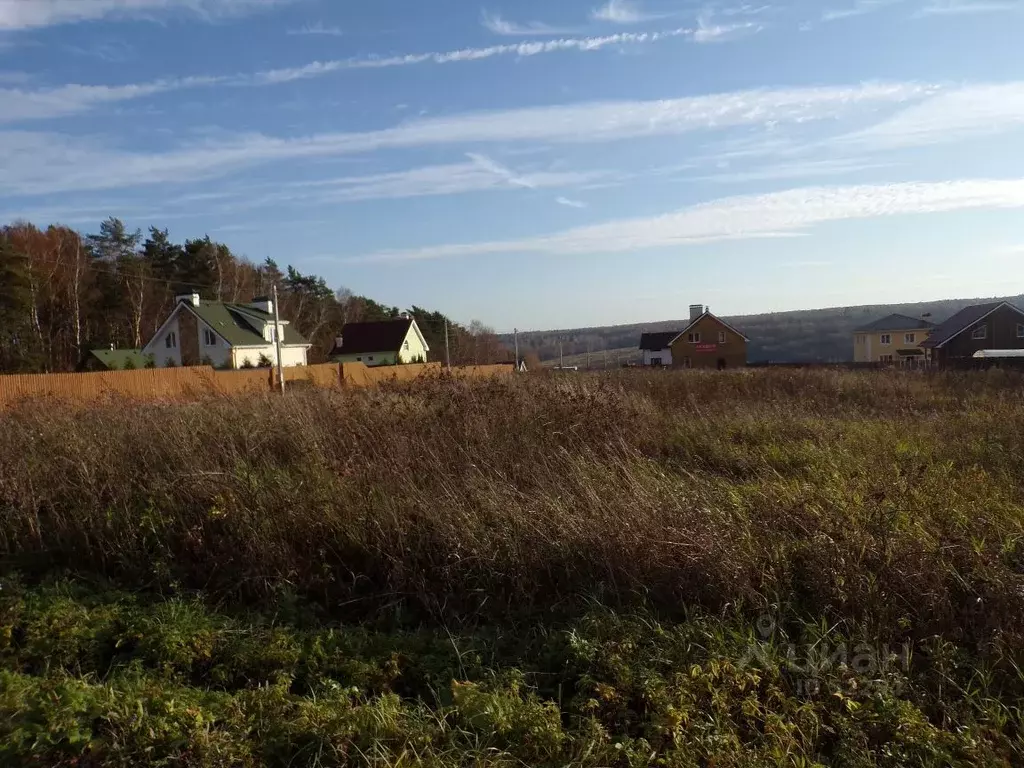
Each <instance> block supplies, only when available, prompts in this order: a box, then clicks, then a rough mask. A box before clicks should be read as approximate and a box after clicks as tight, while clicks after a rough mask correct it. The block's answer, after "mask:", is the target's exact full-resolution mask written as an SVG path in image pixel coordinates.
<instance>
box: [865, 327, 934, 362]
mask: <svg viewBox="0 0 1024 768" xmlns="http://www.w3.org/2000/svg"><path fill="white" fill-rule="evenodd" d="M934 328H935V325H934V324H932V323H929V322H928V321H927V320H922V319H921V318H919V317H908V316H907V315H889V316H888V317H883V318H882V319H881V320H876V321H875V322H873V323H869V324H868V325H865V326H862V327H860V328H858V329H857V330H855V331H854V332H853V361H854V362H855V363H887V364H890V365H898V366H900V367H901V368H916V367H918V366H920V365H923V364H924V363H926V362H927V360H928V354H927V351H926V350H925V349H924V348H923V347H922V346H921V345H922V344H923V343H924V341H925V339H927V338H928V336H929V335H930V334H931V332H932V330H934Z"/></svg>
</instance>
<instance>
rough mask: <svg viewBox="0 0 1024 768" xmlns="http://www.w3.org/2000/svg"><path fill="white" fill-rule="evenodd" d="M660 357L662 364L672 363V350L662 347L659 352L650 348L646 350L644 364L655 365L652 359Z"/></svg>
mask: <svg viewBox="0 0 1024 768" xmlns="http://www.w3.org/2000/svg"><path fill="white" fill-rule="evenodd" d="M655 359H660V360H661V364H662V365H672V350H671V349H662V350H660V351H657V352H652V351H651V350H649V349H645V350H644V365H654V363H653V362H651V361H652V360H655Z"/></svg>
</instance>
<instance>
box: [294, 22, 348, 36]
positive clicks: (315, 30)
mask: <svg viewBox="0 0 1024 768" xmlns="http://www.w3.org/2000/svg"><path fill="white" fill-rule="evenodd" d="M288 34H289V35H314V36H315V35H325V36H327V37H341V36H342V35H343V34H344V32H342V31H341V29H340V28H338V27H327V26H324V23H323V22H322V21H318V22H317V23H316V24H305V25H304V26H301V27H299V28H298V29H289V30H288Z"/></svg>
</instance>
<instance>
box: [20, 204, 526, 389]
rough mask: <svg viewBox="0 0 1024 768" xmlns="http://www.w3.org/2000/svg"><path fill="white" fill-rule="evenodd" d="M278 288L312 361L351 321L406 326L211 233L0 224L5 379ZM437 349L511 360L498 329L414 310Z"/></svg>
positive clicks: (320, 358)
mask: <svg viewBox="0 0 1024 768" xmlns="http://www.w3.org/2000/svg"><path fill="white" fill-rule="evenodd" d="M275 285H276V286H277V288H278V295H279V302H280V312H281V316H282V317H283V318H286V319H288V320H290V321H291V322H292V323H293V324H294V326H295V327H296V328H297V329H298V330H299V332H300V333H302V334H303V335H304V336H305V337H306V338H308V339H309V340H310V342H311V343H312V345H313V346H312V349H310V353H309V361H310V363H317V362H324V361H325V360H326V359H327V355H328V353H329V352H330V350H331V348H332V347H333V345H334V339H335V337H336V336H338V335H339V334H340V332H341V329H342V327H343V326H344V325H345V324H346V323H352V322H367V321H374V320H386V319H391V318H397V317H398V316H399V315H400V314H401V311H402V310H401V309H400V308H399V307H391V306H386V305H384V304H381V303H378V302H377V301H374V300H373V299H370V298H367V297H365V296H358V295H355V294H354V293H353V292H352V291H350V290H348V289H346V288H341V287H339V288H337V289H332V288H331V287H330V286H328V284H327V282H326V281H325V280H324V279H323V278H322V277H319V276H316V275H304V274H302V273H301V272H299V271H298V270H296V269H295V268H294V267H291V266H287V267H286V268H284V269H283V270H282V269H281V268H280V267H279V266H278V264H277V262H275V261H274V260H273V259H270V258H268V259H266V261H264V262H263V263H262V264H254V263H252V262H251V261H249V260H248V259H246V258H244V257H242V256H240V255H238V254H235V253H233V252H232V251H231V249H230V248H229V247H228V246H227V245H225V244H224V243H220V242H217V241H215V240H212V239H211V238H210V237H209V236H206V237H203V238H198V239H193V240H185V241H184V242H183V243H178V242H174V241H173V240H172V239H171V238H170V236H169V234H168V231H167V230H166V229H159V228H157V227H150V228H149V231H148V234H145V235H144V234H143V232H142V231H141V230H129V229H128V228H127V227H126V226H125V224H124V222H122V221H121V220H120V219H116V218H109V219H107V220H106V221H104V222H103V223H102V224H101V225H100V227H99V232H97V233H95V234H83V233H80V232H77V231H76V230H74V229H71V228H69V227H66V226H62V225H59V224H53V225H50V226H48V227H46V228H45V229H42V228H40V227H37V226H35V225H34V224H31V223H28V222H15V223H13V224H9V225H6V226H3V227H0V372H3V373H41V372H60V371H71V370H75V368H76V367H78V365H79V364H80V363H81V362H82V360H83V359H84V357H85V355H87V354H88V351H89V350H90V349H105V348H109V347H111V346H114V347H116V348H119V349H121V348H124V349H141V348H142V347H143V346H144V345H145V344H146V343H147V342H148V341H149V339H150V338H151V337H152V336H153V335H154V334H155V333H156V331H157V329H158V328H159V327H160V325H161V324H162V323H163V321H164V320H166V319H167V316H168V315H169V314H170V312H171V310H172V309H173V308H174V301H175V297H176V296H178V295H181V294H185V293H193V292H194V293H198V294H200V296H201V297H202V299H204V300H207V301H211V300H212V301H224V302H237V303H246V302H249V301H251V300H252V299H253V298H254V297H256V296H261V295H268V294H269V293H270V292H271V290H272V288H273V286H275ZM408 312H409V313H410V314H411V315H412V316H413V317H414V318H415V319H416V321H417V323H418V325H419V326H420V330H421V331H422V332H423V335H424V337H425V338H426V340H427V343H428V344H429V346H430V349H431V353H430V359H431V360H436V361H443V360H444V357H445V351H444V350H445V323H446V322H447V324H448V342H449V349H450V354H451V362H452V364H453V365H469V364H480V365H484V364H488V363H495V362H505V361H507V360H511V359H512V355H511V353H510V352H509V351H508V349H507V348H506V347H505V346H504V345H503V344H502V343H501V342H500V341H499V339H498V337H497V336H496V335H495V334H494V332H493V331H492V330H491V329H489V328H487V327H486V326H484V325H483V324H482V323H480V322H478V321H474V322H473V323H471V324H470V325H469V326H468V327H467V326H462V325H460V324H458V323H455V322H452V321H451V320H449V319H448V318H447V317H446V316H445V315H444V314H442V313H440V312H437V311H431V310H427V309H424V308H422V307H416V306H413V307H410V308H408Z"/></svg>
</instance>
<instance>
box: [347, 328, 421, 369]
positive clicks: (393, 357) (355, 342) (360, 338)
mask: <svg viewBox="0 0 1024 768" xmlns="http://www.w3.org/2000/svg"><path fill="white" fill-rule="evenodd" d="M429 352H430V346H429V345H428V344H427V340H426V339H425V338H424V337H423V333H422V332H421V331H420V327H419V326H418V325H417V324H416V321H415V320H414V319H413V318H411V317H407V316H403V317H397V318H395V319H394V320H380V321H377V322H371V323H346V324H345V325H344V327H342V329H341V335H340V336H338V337H337V338H336V339H335V340H334V349H332V350H331V354H330V359H331V362H335V363H364V364H365V365H368V366H370V367H376V366H378V365H398V364H403V363H425V362H427V353H429Z"/></svg>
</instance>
